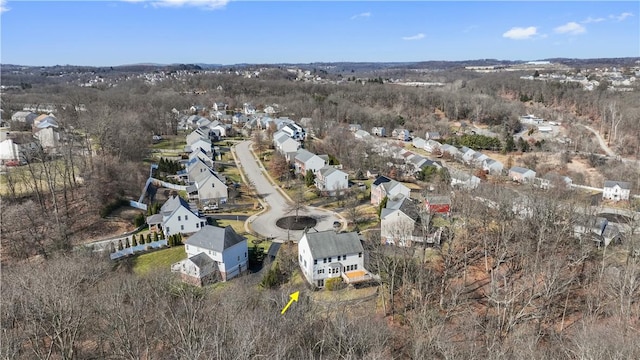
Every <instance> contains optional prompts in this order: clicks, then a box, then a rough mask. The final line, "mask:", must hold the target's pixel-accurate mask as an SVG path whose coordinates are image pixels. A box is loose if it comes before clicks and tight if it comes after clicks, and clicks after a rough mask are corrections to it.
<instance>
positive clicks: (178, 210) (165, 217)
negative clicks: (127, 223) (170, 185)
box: [147, 195, 206, 238]
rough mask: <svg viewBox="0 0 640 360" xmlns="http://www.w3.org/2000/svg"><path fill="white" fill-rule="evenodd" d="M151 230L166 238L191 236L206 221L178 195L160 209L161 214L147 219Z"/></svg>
mask: <svg viewBox="0 0 640 360" xmlns="http://www.w3.org/2000/svg"><path fill="white" fill-rule="evenodd" d="M147 224H149V229H150V230H152V231H156V232H162V233H163V234H164V236H165V238H166V237H168V236H171V235H175V234H190V233H194V232H196V231H199V230H200V229H201V228H202V227H203V226H204V225H205V224H206V220H205V219H204V218H200V217H199V216H198V214H196V213H194V212H193V211H191V207H190V206H189V203H187V202H186V201H185V200H184V199H183V198H181V197H180V196H178V195H174V196H171V197H170V198H169V199H168V200H167V201H166V202H165V203H164V204H163V205H162V207H161V208H160V212H159V213H157V214H155V215H151V216H149V217H148V218H147Z"/></svg>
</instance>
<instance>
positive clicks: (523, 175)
mask: <svg viewBox="0 0 640 360" xmlns="http://www.w3.org/2000/svg"><path fill="white" fill-rule="evenodd" d="M509 178H510V179H511V180H513V181H516V182H519V183H528V182H533V180H534V179H535V178H536V172H535V171H533V170H531V169H527V168H523V167H519V166H514V167H512V168H511V169H509Z"/></svg>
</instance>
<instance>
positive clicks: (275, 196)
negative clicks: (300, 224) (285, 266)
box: [235, 140, 344, 241]
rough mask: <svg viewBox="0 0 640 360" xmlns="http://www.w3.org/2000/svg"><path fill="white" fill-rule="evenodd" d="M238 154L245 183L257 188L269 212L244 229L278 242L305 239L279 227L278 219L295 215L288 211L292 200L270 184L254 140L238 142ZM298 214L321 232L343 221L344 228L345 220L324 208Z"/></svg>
mask: <svg viewBox="0 0 640 360" xmlns="http://www.w3.org/2000/svg"><path fill="white" fill-rule="evenodd" d="M235 155H236V160H237V161H238V168H240V169H241V170H242V171H241V172H243V173H244V175H245V176H246V179H245V181H247V182H248V183H250V184H254V185H255V189H256V192H257V193H258V194H259V196H260V198H261V201H262V202H263V203H266V205H267V210H266V211H263V212H261V213H259V214H257V215H253V216H251V217H249V219H247V222H246V224H245V227H246V226H248V227H250V228H251V229H253V231H254V232H256V233H258V234H260V235H262V236H264V237H269V238H274V240H275V241H286V240H293V241H298V240H299V239H300V237H301V236H302V232H303V231H302V230H299V231H294V230H290V231H288V230H285V229H281V228H279V227H278V226H276V221H277V220H278V219H279V218H281V217H283V216H291V215H294V214H293V213H291V212H289V211H288V210H287V208H288V206H289V200H288V199H287V198H285V196H284V195H283V194H282V193H281V192H280V190H279V189H278V188H277V185H274V184H273V183H272V182H271V181H270V179H269V176H268V174H267V171H266V170H265V168H264V167H263V166H262V163H261V162H259V161H258V160H256V158H255V157H254V155H253V152H252V151H251V141H248V140H247V141H242V142H240V143H238V144H237V145H236V146H235ZM298 214H299V215H301V216H302V215H305V216H311V217H313V218H314V219H316V221H317V222H318V223H317V225H316V226H315V229H316V230H318V231H324V230H332V229H333V222H334V221H340V222H341V223H342V224H343V226H344V221H342V219H341V218H340V217H339V215H337V214H336V213H334V212H332V211H328V210H325V209H321V208H316V207H309V206H307V207H305V209H304V211H303V210H300V211H299V213H298Z"/></svg>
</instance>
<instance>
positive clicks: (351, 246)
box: [298, 230, 373, 288]
mask: <svg viewBox="0 0 640 360" xmlns="http://www.w3.org/2000/svg"><path fill="white" fill-rule="evenodd" d="M298 263H299V264H300V269H301V270H302V273H303V274H304V277H305V279H307V281H308V282H309V283H310V284H311V285H313V286H317V287H320V288H322V287H324V286H325V281H326V280H327V279H331V278H342V280H343V281H344V282H346V283H348V284H354V283H358V282H362V281H367V280H371V279H372V278H373V277H372V276H371V274H370V273H369V272H368V271H367V270H366V269H365V268H364V248H363V247H362V243H361V242H360V237H359V236H358V234H357V233H355V232H350V233H336V232H335V231H333V230H328V231H320V232H305V233H304V234H303V235H302V238H301V239H300V241H298Z"/></svg>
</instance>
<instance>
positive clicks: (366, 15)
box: [351, 12, 371, 20]
mask: <svg viewBox="0 0 640 360" xmlns="http://www.w3.org/2000/svg"><path fill="white" fill-rule="evenodd" d="M368 17H371V13H370V12H363V13H361V14H357V15H353V16H352V17H351V20H355V19H358V18H368Z"/></svg>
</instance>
